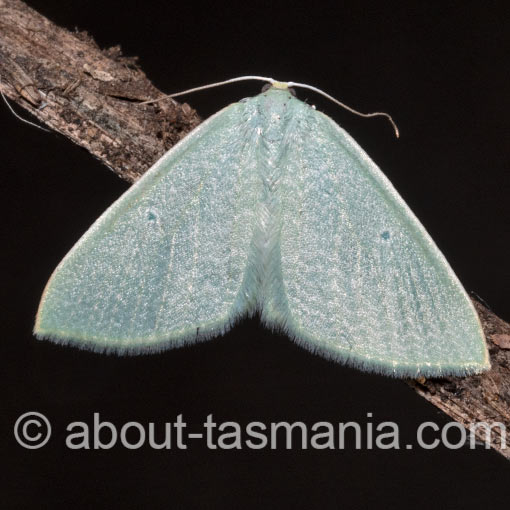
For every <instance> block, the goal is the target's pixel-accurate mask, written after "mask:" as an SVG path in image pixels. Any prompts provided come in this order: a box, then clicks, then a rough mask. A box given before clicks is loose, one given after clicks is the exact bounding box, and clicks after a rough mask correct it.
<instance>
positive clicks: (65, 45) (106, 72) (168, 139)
mask: <svg viewBox="0 0 510 510" xmlns="http://www.w3.org/2000/svg"><path fill="white" fill-rule="evenodd" d="M0 77H1V82H0V90H1V91H2V92H3V93H4V94H5V95H6V96H7V97H9V98H10V99H12V100H13V101H15V102H16V103H18V104H20V105H21V106H22V107H23V108H25V109H27V110H28V111H29V112H30V113H32V114H33V115H35V116H36V117H37V118H38V119H39V120H40V121H42V122H43V123H44V124H46V125H48V126H49V127H51V128H52V129H54V130H56V131H58V132H60V133H62V134H63V135H65V136H67V137H69V138H70V139H71V140H72V141H73V142H74V143H77V144H79V145H81V146H82V147H85V148H86V149H87V150H88V151H90V152H91V153H92V154H93V155H94V156H96V157H97V158H99V159H100V160H101V161H102V162H103V163H105V164H106V165H108V167H110V169H111V170H113V171H114V172H116V173H117V174H118V175H119V176H121V177H122V178H123V179H126V180H127V181H130V182H133V181H135V180H136V179H137V178H138V177H140V176H141V175H142V174H143V173H144V172H145V170H147V169H148V168H149V167H150V166H151V165H152V164H153V163H154V162H155V161H156V160H157V159H158V157H159V156H161V155H162V154H164V153H165V152H166V151H167V150H168V149H169V148H170V147H171V146H172V145H174V144H175V143H176V142H178V141H179V140H180V139H181V138H182V137H183V136H184V135H186V133H188V132H189V131H191V129H193V128H194V127H195V126H197V125H198V124H199V123H200V118H199V117H198V115H197V114H196V112H195V111H194V110H193V109H192V108H191V107H190V106H189V105H187V104H179V103H177V102H175V101H172V100H165V101H161V102H159V103H156V104H151V105H143V106H142V105H140V104H138V103H140V102H142V101H145V100H148V99H155V98H158V97H161V96H162V95H163V94H162V93H161V92H160V91H159V90H157V89H156V88H155V87H154V86H153V85H152V83H151V82H150V81H149V80H148V79H147V77H146V76H145V74H144V73H143V72H142V71H141V70H140V69H139V67H138V65H137V63H136V57H135V58H132V57H124V56H122V53H121V50H120V47H119V46H116V47H114V48H109V49H107V50H101V49H99V47H98V46H97V45H96V43H95V42H94V40H93V39H92V37H90V36H89V35H88V34H87V33H86V32H74V33H71V32H69V31H67V30H65V29H63V28H60V27H58V26H56V25H55V24H53V23H51V22H50V21H48V20H47V19H46V18H44V17H43V16H41V15H40V14H38V13H37V12H36V11H34V10H33V9H31V8H30V7H28V6H27V5H25V4H24V3H23V2H21V1H20V0H0Z"/></svg>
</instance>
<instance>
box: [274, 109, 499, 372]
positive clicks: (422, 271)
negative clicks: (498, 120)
mask: <svg viewBox="0 0 510 510" xmlns="http://www.w3.org/2000/svg"><path fill="white" fill-rule="evenodd" d="M307 110H308V111H309V114H308V115H306V116H305V117H304V119H303V120H302V128H301V129H300V131H299V132H298V131H297V130H296V138H295V140H294V141H293V149H292V150H291V151H289V153H290V155H289V158H290V159H289V163H288V164H289V170H288V173H286V174H285V175H288V176H289V178H287V179H284V180H282V183H281V185H282V204H283V205H282V211H283V217H282V233H281V270H282V279H283V286H284V289H285V293H286V300H287V303H286V307H287V316H286V329H287V330H288V331H289V333H290V334H291V335H292V336H293V337H295V339H296V340H297V341H298V342H299V343H301V344H303V345H304V346H306V347H307V348H309V349H311V350H312V351H318V352H320V353H322V354H324V355H326V356H327V357H331V358H334V359H337V360H339V361H343V362H346V363H348V364H352V365H355V366H358V367H360V368H363V369H365V370H373V371H378V372H381V373H386V374H391V375H395V376H398V377H403V376H416V375H420V374H422V375H427V376H434V375H442V374H457V375H464V374H468V373H476V372H480V371H482V370H484V369H487V368H489V366H490V365H489V361H488V354H487V348H486V344H485V339H484V335H483V332H482V329H481V326H480V322H479V319H478V316H477V314H476V312H475V310H474V307H473V305H472V303H471V301H470V299H469V298H468V296H467V295H466V292H465V291H464V289H463V288H462V286H461V284H460V283H459V281H458V279H457V277H456V276H455V274H454V273H453V271H452V269H451V268H450V267H449V265H448V263H447V262H446V260H445V258H444V256H443V255H442V254H441V252H440V251H439V249H438V248H437V247H436V245H435V244H434V242H433V241H432V239H431V238H430V236H429V235H428V234H427V232H426V231H425V229H424V228H423V226H422V225H421V224H420V222H419V221H418V220H417V218H416V217H415V216H414V214H413V213H412V212H411V210H410V209H409V208H408V207H407V205H406V204H405V203H404V201H403V200H402V198H401V197H400V196H399V195H398V193H397V192H396V190H395V189H394V188H393V186H392V185H391V183H390V182H389V180H388V179H387V178H386V177H385V176H384V175H383V174H382V172H381V171H380V170H379V168H378V167H377V166H376V165H375V164H374V163H373V162H372V161H371V159H370V158H369V157H368V156H367V155H366V154H365V152H364V151H363V150H362V149H361V148H360V147H359V146H358V144H357V143H356V142H355V141H354V140H353V139H352V138H351V137H350V136H349V135H348V134H347V133H346V132H345V131H344V130H343V129H341V128H340V127H339V126H338V125H337V124H335V123H334V122H333V121H332V120H331V119H330V118H329V117H327V116H325V115H323V114H321V113H319V112H316V111H314V110H312V109H310V108H307ZM303 127H304V129H303ZM299 133H301V134H299Z"/></svg>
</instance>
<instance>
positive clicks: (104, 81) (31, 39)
mask: <svg viewBox="0 0 510 510" xmlns="http://www.w3.org/2000/svg"><path fill="white" fill-rule="evenodd" d="M0 76H1V78H2V81H1V83H0V90H2V91H3V92H4V94H5V95H7V96H8V97H9V98H11V99H12V100H13V101H15V102H17V103H18V104H20V105H21V106H23V107H24V108H25V109H27V110H28V111H30V112H31V113H32V114H34V115H35V116H36V117H37V118H38V119H39V120H40V121H41V122H43V123H44V124H46V125H48V126H50V127H51V128H53V129H55V130H57V131H59V132H60V133H63V134H64V135H66V136H68V137H69V138H70V139H71V140H72V141H73V142H75V143H77V144H79V145H81V146H83V147H85V148H86V149H87V150H89V151H90V152H91V153H92V154H93V155H95V156H96V157H98V158H99V159H100V160H101V161H103V162H104V163H105V164H107V165H108V166H109V167H110V168H111V169H112V170H113V171H114V172H116V173H117V174H118V175H120V176H121V177H122V178H124V179H126V180H128V181H134V180H136V179H137V178H138V177H139V176H140V175H142V174H143V172H144V171H145V170H146V169H147V168H149V167H150V166H151V164H152V163H154V161H155V160H156V159H157V158H158V157H159V156H161V155H162V154H163V153H164V152H165V151H166V150H168V148H169V147H171V146H172V145H173V144H174V143H176V142H177V141H178V140H179V139H180V138H182V137H183V136H184V135H185V134H186V133H187V132H188V131H190V130H191V129H192V128H193V127H195V126H196V125H198V123H199V122H200V119H199V117H198V116H197V114H196V112H195V111H194V110H193V109H192V108H190V107H189V106H188V105H186V104H184V105H179V104H178V103H176V102H172V101H163V102H161V103H158V104H157V105H147V106H141V105H139V104H137V103H139V102H141V101H144V100H147V99H154V98H157V97H160V95H161V93H160V92H159V91H158V90H157V89H156V88H155V87H154V86H153V85H152V84H151V83H150V81H149V80H148V79H147V78H146V76H145V74H144V73H143V72H142V71H141V70H140V69H139V68H138V67H137V65H136V59H135V58H126V57H123V56H122V55H121V51H120V49H119V47H115V48H110V49H108V50H104V51H102V50H100V49H99V48H98V47H97V45H96V44H95V43H94V41H93V40H92V38H91V37H90V36H89V35H87V34H86V33H84V32H76V33H70V32H68V31H66V30H64V29H62V28H59V27H57V26H55V25H54V24H52V23H51V22H50V21H48V20H47V19H45V18H44V17H42V16H41V15H39V14H38V13H37V12H35V11H34V10H32V9H30V8H29V7H27V6H26V5H25V4H23V3H22V2H21V1H20V0H0ZM475 305H476V308H477V310H478V313H479V315H480V318H481V320H482V325H483V328H484V331H485V335H486V337H487V341H488V344H489V349H490V354H491V362H492V369H491V370H490V371H489V372H487V373H485V374H482V375H478V376H472V377H465V378H459V377H457V378H454V377H448V378H445V379H428V380H425V379H421V380H418V381H416V380H409V381H407V382H408V384H409V385H410V386H412V387H413V388H414V389H415V390H416V391H417V393H418V394H419V395H421V396H422V397H424V398H426V399H427V400H428V401H429V402H432V403H433V404H434V405H436V406H437V407H438V408H439V409H441V410H443V411H444V412H445V413H446V414H448V415H449V416H451V417H452V418H453V419H455V420H457V421H458V422H460V423H462V424H463V425H465V426H467V427H469V425H470V424H471V423H473V422H487V423H489V424H492V423H494V422H500V423H502V424H504V425H505V426H506V430H508V431H510V324H508V323H506V322H504V321H502V320H501V319H499V318H498V317H497V316H496V315H495V314H494V313H492V312H491V311H490V310H489V309H487V308H486V307H485V306H483V305H482V304H480V303H478V302H477V301H475ZM498 431H499V429H498V428H494V429H493V433H492V438H491V446H492V447H493V448H495V449H496V450H497V451H499V452H500V453H501V454H503V455H505V456H506V457H508V458H510V448H508V447H507V448H503V447H502V444H501V436H500V435H498ZM478 432H479V437H480V439H482V440H484V439H485V437H484V434H483V429H479V430H478ZM508 440H509V442H510V437H509V438H508ZM509 446H510V445H509Z"/></svg>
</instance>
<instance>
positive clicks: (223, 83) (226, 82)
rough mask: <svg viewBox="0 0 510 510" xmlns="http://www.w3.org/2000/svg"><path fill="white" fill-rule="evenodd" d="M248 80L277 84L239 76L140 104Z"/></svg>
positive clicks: (258, 77) (261, 77) (271, 79)
mask: <svg viewBox="0 0 510 510" xmlns="http://www.w3.org/2000/svg"><path fill="white" fill-rule="evenodd" d="M247 80H258V81H266V82H269V83H275V82H276V80H273V78H265V77H263V76H238V77H237V78H230V79H229V80H224V81H218V82H216V83H210V84H209V85H202V86H200V87H194V88H192V89H188V90H183V91H182V92H176V93H175V94H167V95H164V96H162V97H160V98H158V99H149V100H148V101H143V102H141V103H138V104H150V103H157V102H159V101H162V100H163V99H167V98H174V97H178V96H183V95H184V94H189V93H191V92H197V91H199V90H206V89H212V88H214V87H221V86H222V85H228V84H229V83H235V82H237V81H247Z"/></svg>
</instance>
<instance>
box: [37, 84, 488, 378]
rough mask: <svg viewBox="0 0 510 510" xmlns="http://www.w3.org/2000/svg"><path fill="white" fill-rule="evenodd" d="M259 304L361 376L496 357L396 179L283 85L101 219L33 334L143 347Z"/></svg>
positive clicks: (51, 294) (74, 253) (118, 347)
mask: <svg viewBox="0 0 510 510" xmlns="http://www.w3.org/2000/svg"><path fill="white" fill-rule="evenodd" d="M254 314H259V316H260V319H261V321H262V322H263V323H264V324H265V325H266V326H268V327H269V328H271V329H276V330H280V331H283V332H285V333H286V334H287V335H288V336H289V337H291V338H292V339H294V340H295V341H296V342H297V343H298V344H300V345H302V346H303V347H305V348H307V349H309V350H310V351H313V352H316V353H319V354H321V355H324V356H326V357H328V358H332V359H334V360H337V361H340V362H343V363H347V364H349V365H353V366H355V367H358V368H360V369H362V370H368V371H376V372H379V373H383V374H388V375H393V376H397V377H409V376H410V377H417V376H422V375H423V376H428V377H430V376H441V375H448V374H454V375H467V374H472V373H478V372H481V371H483V370H486V369H488V368H489V366H490V364H489V359H488V352H487V347H486V343H485V338H484V335H483V332H482V328H481V325H480V321H479V319H478V316H477V314H476V312H475V310H474V307H473V305H472V303H471V301H470V299H469V297H468V296H467V294H466V292H465V291H464V289H463V287H462V285H461V284H460V282H459V281H458V279H457V277H456V276H455V274H454V272H453V271H452V269H451V268H450V266H449V265H448V263H447V261H446V260H445V258H444V256H443V255H442V254H441V252H440V251H439V249H438V248H437V246H436V245H435V244H434V242H433V240H432V239H431V237H430V236H429V234H428V233H427V232H426V231H425V229H424V227H423V226H422V225H421V224H420V222H419V221H418V220H417V218H416V217H415V215H414V214H413V213H412V212H411V210H410V209H409V207H408V206H407V205H406V204H405V203H404V201H403V200H402V198H401V197H400V196H399V194H398V193H397V191H396V190H395V189H394V187H393V186H392V185H391V183H390V182H389V180H388V179H387V178H386V177H385V176H384V175H383V173H382V172H381V171H380V170H379V168H378V167H377V166H376V165H375V163H374V162H373V161H372V160H371V159H370V158H369V157H368V156H367V154H366V153H365V152H364V151H363V150H362V149H361V148H360V146H359V145H358V144H357V143H356V142H355V141H354V140H353V139H352V138H351V136H349V134H348V133H347V132H346V131H345V130H343V129H342V128H341V127H339V126H338V125H337V124H336V123H335V122H334V121H333V120H332V119H331V118H329V117H328V116H326V115H325V114H323V113H321V112H320V111H317V110H316V109H314V108H313V107H311V106H310V105H308V104H306V103H304V102H303V101H301V100H299V99H298V98H296V97H295V96H294V95H293V94H292V93H291V91H290V90H289V87H288V84H284V83H280V82H275V81H272V83H271V86H270V87H269V88H268V89H267V90H265V91H263V92H262V93H261V94H259V95H257V96H255V97H251V98H247V99H243V100H241V101H239V102H236V103H233V104H231V105H230V106H227V107H226V108H224V109H223V110H221V111H219V112H218V113H216V114H215V115H213V116H212V117H210V118H209V119H208V120H207V121H205V122H204V123H202V124H201V125H200V126H198V127H197V128H196V129H195V130H194V131H192V132H191V133H190V134H188V135H187V136H186V137H185V138H184V139H183V140H182V141H181V142H179V143H178V144H177V145H176V146H174V147H173V148H172V149H170V150H169V151H168V152H167V153H166V154H165V155H164V156H163V157H162V158H161V159H160V160H159V161H158V162H157V163H156V164H155V165H154V166H153V167H152V168H151V169H150V170H148V171H147V173H146V174H145V175H144V176H143V177H142V178H141V179H140V180H139V181H138V182H136V183H135V184H134V185H133V186H132V187H131V188H130V189H129V190H128V191H127V192H126V193H124V194H123V195H122V196H121V197H120V198H119V199H118V200H117V201H116V202H115V203H114V204H113V205H111V206H110V207H109V208H108V209H107V210H106V211H105V212H104V213H103V214H102V215H101V216H100V217H99V219H98V220H97V221H96V222H95V223H94V224H93V225H92V227H91V228H90V229H89V230H88V231H87V232H86V233H85V235H84V236H83V237H82V238H81V239H80V240H79V241H78V242H77V243H76V245H75V246H74V247H73V248H72V250H71V251H70V252H69V253H68V254H67V256H66V257H65V258H64V259H63V260H62V262H61V263H60V264H59V266H58V267H57V268H56V270H55V271H54V273H53V275H52V276H51V278H50V280H49V282H48V284H47V286H46V288H45V290H44V294H43V296H42V299H41V303H40V306H39V311H38V313H37V318H36V323H35V328H34V332H35V335H36V336H37V337H39V338H47V339H50V340H53V341H55V342H60V343H68V342H69V343H72V344H74V345H77V346H79V347H82V348H86V349H91V350H94V351H107V352H112V351H113V352H115V353H118V354H137V353H142V352H157V351H160V350H163V349H168V348H172V347H178V346H181V345H183V344H186V343H193V342H197V341H199V340H205V339H208V338H212V337H215V336H218V335H221V334H224V333H225V332H226V331H228V330H229V329H230V328H232V326H233V325H234V324H235V323H236V322H237V321H238V320H240V319H241V318H242V317H245V316H252V315H254Z"/></svg>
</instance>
